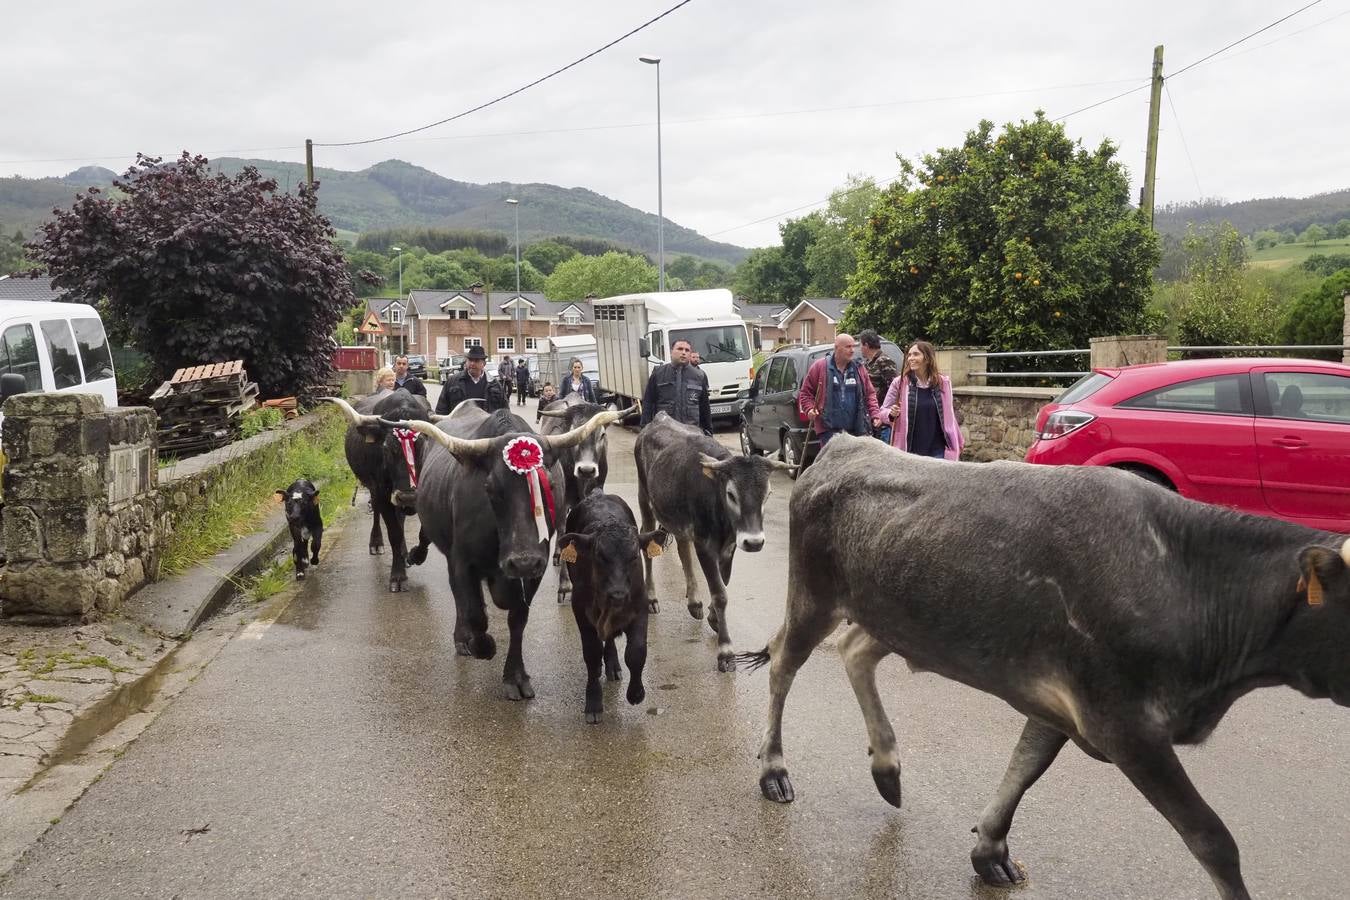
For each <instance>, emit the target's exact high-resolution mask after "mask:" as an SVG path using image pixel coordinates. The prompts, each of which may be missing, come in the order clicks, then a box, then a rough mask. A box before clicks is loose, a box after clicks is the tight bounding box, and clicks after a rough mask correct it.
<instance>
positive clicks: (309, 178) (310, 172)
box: [305, 138, 314, 188]
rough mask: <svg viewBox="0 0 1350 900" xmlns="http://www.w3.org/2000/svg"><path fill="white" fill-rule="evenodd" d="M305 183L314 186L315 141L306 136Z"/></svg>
mask: <svg viewBox="0 0 1350 900" xmlns="http://www.w3.org/2000/svg"><path fill="white" fill-rule="evenodd" d="M305 184H307V185H309V186H310V187H311V188H312V187H314V141H312V140H310V139H309V138H305Z"/></svg>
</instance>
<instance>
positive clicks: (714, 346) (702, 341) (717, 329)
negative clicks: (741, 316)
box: [670, 325, 750, 363]
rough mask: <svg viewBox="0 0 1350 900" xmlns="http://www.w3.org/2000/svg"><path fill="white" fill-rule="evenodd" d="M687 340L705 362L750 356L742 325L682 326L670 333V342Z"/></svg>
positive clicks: (737, 360) (742, 358)
mask: <svg viewBox="0 0 1350 900" xmlns="http://www.w3.org/2000/svg"><path fill="white" fill-rule="evenodd" d="M676 341H688V342H689V343H690V344H691V345H692V346H693V348H694V352H696V353H697V354H698V355H699V356H700V357H702V360H703V362H705V363H720V362H739V361H741V360H745V359H749V358H750V347H749V344H748V342H747V341H746V339H745V326H744V325H714V326H712V327H709V328H684V329H681V330H680V331H672V332H671V333H670V343H671V344H672V345H674V343H675V342H676Z"/></svg>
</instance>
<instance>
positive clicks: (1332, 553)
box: [1280, 539, 1350, 706]
mask: <svg viewBox="0 0 1350 900" xmlns="http://www.w3.org/2000/svg"><path fill="white" fill-rule="evenodd" d="M1298 567H1299V573H1300V574H1299V580H1298V585H1297V588H1296V589H1297V591H1298V604H1299V609H1298V611H1297V613H1296V614H1295V615H1294V617H1293V618H1292V619H1291V620H1290V622H1289V626H1288V632H1289V634H1288V638H1289V639H1288V640H1287V641H1286V642H1285V645H1284V646H1282V647H1281V651H1280V652H1281V657H1282V660H1283V663H1284V666H1283V667H1284V669H1285V670H1286V672H1290V673H1291V674H1292V678H1291V681H1290V684H1291V685H1292V686H1293V687H1295V688H1297V689H1298V690H1300V691H1302V692H1303V693H1305V694H1307V695H1308V696H1310V697H1330V698H1331V699H1332V700H1333V701H1335V702H1336V703H1337V704H1339V705H1341V706H1350V539H1346V540H1345V541H1344V543H1342V544H1341V547H1340V550H1339V552H1338V551H1337V550H1334V549H1330V548H1327V547H1306V548H1304V549H1303V550H1302V551H1301V552H1300V553H1299V555H1298Z"/></svg>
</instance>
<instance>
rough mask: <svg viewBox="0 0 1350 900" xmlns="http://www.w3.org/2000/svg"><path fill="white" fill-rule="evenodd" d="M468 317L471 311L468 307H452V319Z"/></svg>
mask: <svg viewBox="0 0 1350 900" xmlns="http://www.w3.org/2000/svg"><path fill="white" fill-rule="evenodd" d="M468 317H469V311H468V310H467V309H452V310H450V318H452V319H467V318H468Z"/></svg>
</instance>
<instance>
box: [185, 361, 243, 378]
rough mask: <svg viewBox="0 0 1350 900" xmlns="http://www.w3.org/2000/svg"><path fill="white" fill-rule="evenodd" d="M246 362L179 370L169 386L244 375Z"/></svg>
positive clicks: (213, 364) (212, 364)
mask: <svg viewBox="0 0 1350 900" xmlns="http://www.w3.org/2000/svg"><path fill="white" fill-rule="evenodd" d="M243 374H244V361H243V360H242V359H236V360H233V361H231V362H223V363H211V364H209V365H205V366H190V367H188V368H186V369H179V370H178V371H177V372H174V373H173V377H172V378H170V379H169V384H185V383H187V382H189V381H200V380H202V379H204V378H221V377H223V376H226V375H243Z"/></svg>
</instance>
